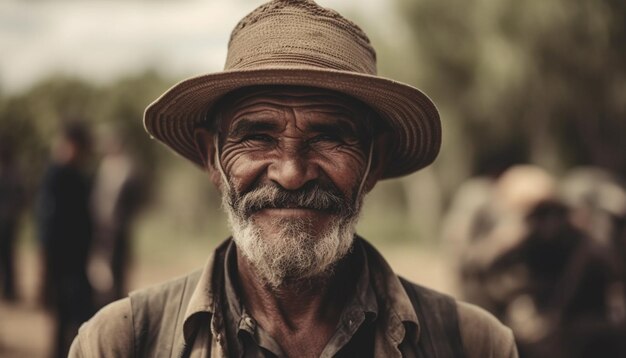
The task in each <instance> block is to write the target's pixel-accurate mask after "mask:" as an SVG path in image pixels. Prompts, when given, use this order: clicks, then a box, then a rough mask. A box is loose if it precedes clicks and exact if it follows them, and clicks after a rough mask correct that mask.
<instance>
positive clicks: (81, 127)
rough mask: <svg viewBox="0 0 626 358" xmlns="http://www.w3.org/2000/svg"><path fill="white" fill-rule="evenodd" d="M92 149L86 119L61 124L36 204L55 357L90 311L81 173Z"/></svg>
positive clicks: (85, 189) (85, 192) (85, 184)
mask: <svg viewBox="0 0 626 358" xmlns="http://www.w3.org/2000/svg"><path fill="white" fill-rule="evenodd" d="M90 148H91V138H90V133H89V130H88V128H87V127H86V125H85V124H84V123H82V122H69V123H65V124H64V125H63V127H62V128H61V133H60V135H59V137H58V139H57V141H56V143H54V146H53V150H52V158H51V163H50V165H49V166H48V168H47V170H46V173H45V175H44V177H43V180H42V182H41V188H40V192H39V198H38V203H37V229H38V235H39V241H40V245H41V249H42V254H43V262H44V263H43V266H44V271H45V272H44V275H43V279H44V282H43V297H44V300H45V302H44V304H45V305H46V307H48V308H49V309H50V310H51V312H52V314H53V316H54V319H55V327H56V332H55V333H54V335H55V338H54V347H53V349H54V351H53V356H55V357H65V356H67V351H68V350H69V345H70V344H71V341H72V339H73V337H74V336H75V335H76V332H77V330H78V327H79V325H80V324H81V323H82V322H84V321H85V320H87V319H88V318H89V317H90V316H91V315H92V314H93V305H92V297H91V296H92V290H91V286H90V284H89V281H88V279H87V272H86V270H87V267H86V264H87V256H88V252H89V249H90V245H91V237H92V235H91V232H92V231H91V230H92V225H91V218H90V214H89V213H90V211H89V193H90V183H89V179H88V176H87V175H86V174H85V166H86V163H87V159H88V156H89V154H90Z"/></svg>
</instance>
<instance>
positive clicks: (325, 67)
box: [144, 0, 441, 178]
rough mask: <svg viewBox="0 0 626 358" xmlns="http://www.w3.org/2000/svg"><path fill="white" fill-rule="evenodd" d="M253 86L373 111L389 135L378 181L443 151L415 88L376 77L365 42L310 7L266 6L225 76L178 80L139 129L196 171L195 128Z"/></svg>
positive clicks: (300, 3)
mask: <svg viewBox="0 0 626 358" xmlns="http://www.w3.org/2000/svg"><path fill="white" fill-rule="evenodd" d="M257 85H294V86H309V87H317V88H323V89H329V90H333V91H337V92H341V93H344V94H347V95H349V96H352V97H354V98H356V99H358V100H360V101H362V102H364V103H366V104H367V105H369V106H370V107H371V108H372V109H373V110H375V111H376V112H377V113H378V114H379V116H380V118H381V119H382V120H384V121H385V122H386V123H387V126H388V127H389V128H390V129H391V136H392V137H393V139H392V140H391V141H390V147H389V148H388V150H390V151H391V155H390V156H389V158H390V160H389V161H388V162H387V165H386V167H385V171H384V174H383V178H392V177H398V176H402V175H406V174H410V173H412V172H414V171H417V170H419V169H421V168H423V167H424V166H426V165H428V164H430V163H432V161H433V160H434V159H435V158H436V156H437V154H438V152H439V147H440V144H441V125H440V121H439V114H438V112H437V109H436V108H435V105H434V104H433V103H432V101H431V100H430V99H429V98H428V97H427V96H426V95H425V94H424V93H422V92H421V91H419V90H418V89H416V88H414V87H412V86H409V85H406V84H403V83H400V82H396V81H394V80H390V79H386V78H383V77H378V76H377V75H376V52H375V51H374V49H373V47H372V46H371V44H370V41H369V39H368V37H367V35H366V34H365V33H364V32H363V31H362V30H361V29H360V28H359V27H358V26H357V25H356V24H354V23H353V22H351V21H349V20H347V19H345V18H344V17H343V16H341V15H340V14H339V13H337V12H336V11H334V10H330V9H326V8H323V7H320V6H319V5H317V4H316V3H315V2H313V1H309V0H274V1H270V2H268V3H265V4H263V5H261V6H259V7H258V8H256V9H255V10H254V11H252V12H251V13H250V14H248V15H247V16H246V17H244V18H243V19H242V20H241V21H240V22H239V23H238V24H237V26H236V27H235V29H234V30H233V32H232V34H231V37H230V41H229V44H228V55H227V58H226V64H225V66H224V71H222V72H217V73H212V74H207V75H202V76H198V77H194V78H190V79H187V80H184V81H182V82H180V83H178V84H176V85H175V86H173V87H172V88H170V89H169V90H168V91H166V92H165V93H164V94H163V95H162V96H161V97H159V98H158V99H157V100H156V101H154V102H153V103H152V104H150V105H149V106H148V108H147V109H146V111H145V114H144V126H145V128H146V130H147V131H148V133H150V135H151V136H153V137H154V138H156V139H158V140H160V141H162V142H163V143H165V144H166V145H167V146H169V147H170V148H172V149H173V150H174V151H176V152H177V153H178V154H180V155H182V156H183V157H185V158H187V159H189V160H191V161H192V162H194V163H196V164H198V165H200V166H202V159H201V158H200V156H199V155H198V153H197V152H196V148H195V144H194V135H193V132H194V129H195V128H196V127H197V126H198V125H200V123H202V122H203V121H206V120H211V118H207V115H208V113H210V111H211V109H212V107H213V105H214V104H215V103H216V102H217V101H218V100H219V99H220V98H221V97H223V96H224V95H225V94H227V93H229V92H231V91H233V90H236V89H239V88H243V87H249V86H257Z"/></svg>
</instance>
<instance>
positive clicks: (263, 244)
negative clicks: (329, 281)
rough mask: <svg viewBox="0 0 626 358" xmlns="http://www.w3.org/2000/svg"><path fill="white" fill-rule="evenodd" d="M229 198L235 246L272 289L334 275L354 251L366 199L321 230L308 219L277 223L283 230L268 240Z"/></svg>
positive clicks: (225, 199) (225, 195)
mask: <svg viewBox="0 0 626 358" xmlns="http://www.w3.org/2000/svg"><path fill="white" fill-rule="evenodd" d="M228 195H229V194H228V193H226V192H224V193H223V195H222V201H223V205H224V208H225V210H226V212H227V214H228V219H229V223H230V226H231V229H232V232H233V238H234V240H235V244H236V245H237V248H238V249H239V252H241V254H242V255H243V256H244V258H245V259H246V260H248V262H249V263H250V264H251V265H252V267H253V268H254V270H255V273H256V274H257V276H258V277H259V279H261V280H262V283H263V284H265V285H266V286H269V287H270V288H273V289H276V288H279V287H281V286H283V285H284V284H285V283H287V282H298V281H301V280H306V279H312V278H316V279H317V278H324V277H327V276H329V275H330V274H332V272H333V268H334V267H335V264H336V263H337V262H339V260H341V259H342V258H343V257H344V256H346V255H347V254H348V253H349V252H350V250H351V248H352V243H353V241H354V234H355V230H356V229H355V227H356V223H357V221H358V214H359V211H360V210H359V209H360V206H361V205H360V204H361V202H362V199H363V196H362V195H361V196H360V197H359V198H358V200H357V203H356V204H355V206H356V210H354V212H353V213H352V214H350V215H347V216H341V215H337V216H336V218H334V219H333V220H332V221H331V222H330V224H328V225H327V227H325V228H323V229H322V230H316V229H319V228H314V227H313V225H312V223H311V222H310V221H309V220H306V219H297V218H296V219H294V218H285V219H277V220H276V221H275V222H273V223H271V226H272V227H277V228H280V230H279V231H278V233H277V234H274V235H273V237H269V235H268V234H267V233H265V232H264V230H263V229H262V228H261V227H260V226H259V225H257V224H256V223H255V222H254V220H253V219H252V218H250V217H249V218H245V217H244V215H242V214H241V213H239V212H238V211H237V210H236V209H235V208H234V207H233V206H232V204H231V202H230V201H229V199H228V198H229V196H228ZM316 231H317V232H318V233H317V234H316Z"/></svg>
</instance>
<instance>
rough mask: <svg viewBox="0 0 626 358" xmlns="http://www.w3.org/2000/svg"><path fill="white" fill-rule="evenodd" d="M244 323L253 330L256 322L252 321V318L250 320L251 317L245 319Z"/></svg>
mask: <svg viewBox="0 0 626 358" xmlns="http://www.w3.org/2000/svg"><path fill="white" fill-rule="evenodd" d="M243 321H244V322H245V323H246V325H247V326H248V327H251V328H252V327H254V321H253V320H252V318H250V317H248V316H246V317H245V318H244V319H243Z"/></svg>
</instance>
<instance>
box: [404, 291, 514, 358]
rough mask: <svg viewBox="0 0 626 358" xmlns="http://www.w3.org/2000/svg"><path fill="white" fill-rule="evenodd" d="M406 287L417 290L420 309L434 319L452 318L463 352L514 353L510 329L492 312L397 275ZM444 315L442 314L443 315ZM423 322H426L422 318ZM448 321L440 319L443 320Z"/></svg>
mask: <svg viewBox="0 0 626 358" xmlns="http://www.w3.org/2000/svg"><path fill="white" fill-rule="evenodd" d="M401 280H402V281H403V284H404V286H405V288H407V290H413V291H414V292H418V293H419V297H420V300H422V301H423V305H424V306H425V307H423V308H422V309H423V310H424V311H425V312H426V311H427V310H431V311H436V312H431V313H432V314H434V315H435V316H437V319H443V320H446V321H448V320H449V321H452V322H453V323H456V325H458V331H457V332H456V333H457V334H458V335H459V336H460V339H461V342H460V343H461V344H462V347H463V351H464V352H465V356H466V357H468V358H479V357H480V358H482V357H494V358H496V357H498V358H500V357H502V358H512V357H517V349H516V346H515V339H514V338H513V333H512V332H511V330H510V329H509V328H508V327H506V326H505V325H503V324H502V323H500V321H498V320H497V319H496V318H495V317H494V316H493V315H492V314H490V313H489V312H487V311H485V310H484V309H482V308H480V307H478V306H475V305H473V304H470V303H466V302H463V301H459V300H456V299H454V298H453V297H451V296H449V295H447V294H444V293H441V292H438V291H435V290H433V289H430V288H427V287H424V286H420V285H418V284H415V283H412V282H409V281H406V280H404V279H401ZM442 315H443V316H446V317H443V318H442ZM422 323H427V322H422ZM446 323H449V322H444V323H443V324H446Z"/></svg>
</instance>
